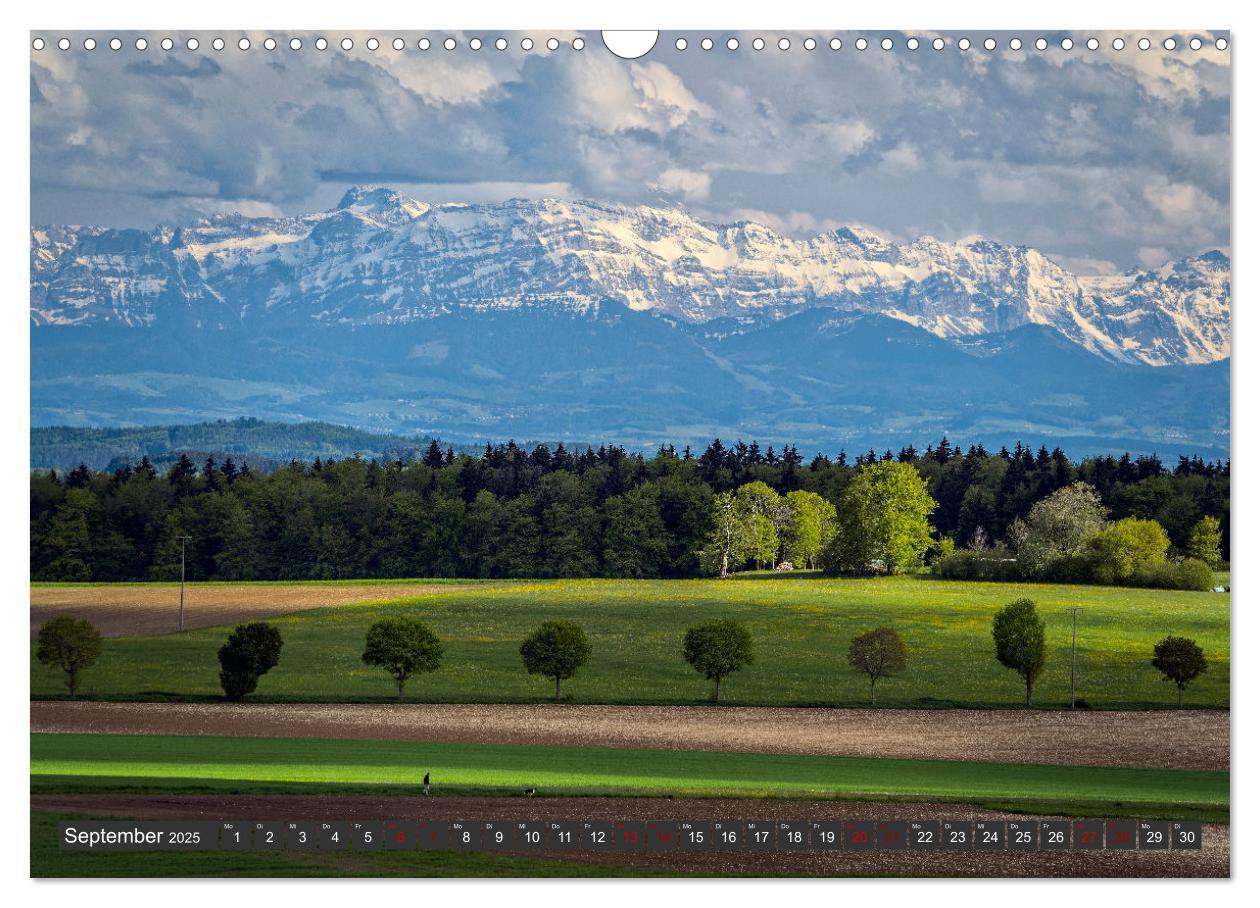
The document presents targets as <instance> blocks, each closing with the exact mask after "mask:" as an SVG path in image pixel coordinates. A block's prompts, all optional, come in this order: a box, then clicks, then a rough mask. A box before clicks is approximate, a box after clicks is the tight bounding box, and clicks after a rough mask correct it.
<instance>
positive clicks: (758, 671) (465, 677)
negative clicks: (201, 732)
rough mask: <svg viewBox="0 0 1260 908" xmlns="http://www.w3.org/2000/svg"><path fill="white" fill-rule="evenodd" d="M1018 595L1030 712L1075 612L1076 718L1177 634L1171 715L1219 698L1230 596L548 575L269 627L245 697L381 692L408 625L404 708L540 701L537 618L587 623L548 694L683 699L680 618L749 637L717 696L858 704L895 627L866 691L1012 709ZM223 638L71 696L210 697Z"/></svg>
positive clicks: (690, 687)
mask: <svg viewBox="0 0 1260 908" xmlns="http://www.w3.org/2000/svg"><path fill="white" fill-rule="evenodd" d="M1021 596H1029V597H1031V598H1032V599H1033V600H1035V601H1036V602H1037V605H1038V607H1039V609H1040V611H1041V614H1042V616H1043V617H1044V619H1045V621H1046V625H1047V636H1048V643H1049V646H1048V664H1047V667H1046V670H1045V672H1044V673H1043V675H1042V677H1041V679H1040V681H1039V683H1038V687H1037V694H1036V700H1037V702H1038V704H1040V705H1046V706H1058V705H1063V704H1065V703H1066V700H1067V696H1068V670H1069V661H1070V660H1069V643H1070V626H1071V616H1070V614H1069V612H1068V608H1069V607H1071V606H1082V607H1084V608H1085V612H1084V613H1083V615H1082V616H1081V618H1080V624H1079V631H1078V642H1077V690H1078V696H1079V697H1080V698H1081V699H1083V700H1084V701H1085V702H1086V703H1088V704H1089V705H1090V706H1093V707H1112V708H1125V707H1134V706H1151V705H1158V706H1163V705H1169V704H1171V703H1173V702H1175V691H1174V690H1173V689H1172V687H1171V685H1169V684H1168V683H1167V682H1165V681H1163V680H1162V678H1161V677H1160V675H1159V674H1158V673H1157V672H1156V671H1155V670H1154V669H1152V668H1151V666H1150V658H1151V647H1152V646H1153V645H1154V644H1155V643H1156V642H1157V641H1158V640H1160V639H1161V638H1162V637H1164V636H1165V635H1167V634H1170V633H1171V634H1178V635H1185V636H1189V637H1193V638H1195V639H1196V640H1198V642H1199V644H1200V645H1201V646H1202V647H1203V649H1204V651H1205V653H1206V655H1207V658H1208V662H1209V668H1208V671H1207V672H1206V673H1205V674H1204V675H1203V676H1202V677H1201V678H1199V679H1198V680H1197V681H1195V682H1194V684H1193V685H1192V686H1191V687H1190V688H1189V689H1188V691H1187V693H1186V704H1187V705H1188V706H1212V707H1227V706H1228V705H1229V597H1228V596H1227V595H1222V594H1211V593H1184V592H1170V591H1162V590H1137V589H1120V588H1111V587H1087V586H1051V585H1031V584H1020V585H1013V584H992V583H975V584H972V583H958V582H942V581H936V580H932V579H928V578H922V577H891V578H882V579H872V580H831V579H822V578H818V577H811V576H801V575H798V576H795V577H791V578H783V577H754V578H747V579H732V580H726V581H717V580H694V581H625V580H590V581H573V580H565V581H552V582H524V583H518V584H510V583H509V584H503V585H495V586H493V587H477V586H452V587H451V589H450V590H449V591H448V592H438V593H434V594H431V595H427V596H423V597H418V598H413V599H401V600H398V601H396V602H391V603H388V604H380V603H377V604H374V605H362V606H339V607H335V608H329V609H321V610H314V611H310V612H302V613H299V614H293V615H289V616H288V617H284V618H277V619H275V622H274V623H275V624H276V626H278V627H279V628H280V629H281V631H282V633H283V634H284V640H285V644H284V650H283V652H282V654H281V659H280V664H279V666H278V667H277V668H275V669H274V670H272V671H271V673H270V674H268V675H266V676H265V677H264V678H263V679H262V681H261V682H260V684H259V687H258V692H257V694H255V695H253V696H252V697H251V699H253V700H260V701H261V700H276V701H285V700H305V701H370V700H386V699H390V698H391V695H392V693H393V688H392V685H391V682H390V679H389V677H388V676H387V675H386V674H385V673H384V672H383V671H379V670H377V669H372V668H369V667H367V666H366V665H364V664H363V662H362V661H361V660H360V658H359V657H360V653H361V652H362V649H363V638H364V634H365V633H366V631H367V628H368V626H369V625H370V624H371V623H372V622H373V621H375V620H377V619H379V618H381V617H384V616H386V615H398V614H403V615H410V616H414V617H417V618H420V619H422V620H424V621H425V622H427V623H428V624H429V625H430V626H431V627H432V628H433V630H434V631H435V632H436V633H437V634H438V635H439V636H440V637H441V638H442V640H443V643H444V644H445V647H446V661H445V664H444V666H443V667H442V669H441V670H439V671H438V672H436V673H434V674H430V675H426V676H421V677H417V678H415V679H414V680H413V681H412V682H411V684H410V685H409V686H408V699H411V700H424V701H434V702H519V701H529V700H540V699H544V698H546V697H547V696H548V695H549V693H550V685H549V682H548V681H547V680H545V679H543V678H539V677H537V676H529V675H527V674H526V673H525V671H524V669H523V668H522V666H521V659H520V655H519V652H518V649H519V646H520V642H521V640H522V638H523V637H524V636H525V634H526V633H527V632H528V631H529V630H531V629H533V628H534V627H535V626H537V625H538V623H539V622H541V621H543V620H545V619H549V618H571V619H573V620H575V621H578V622H579V623H581V624H582V626H583V627H584V628H585V629H586V631H587V633H588V634H589V636H590V638H591V642H592V645H593V649H594V654H593V656H592V658H591V661H590V663H589V664H588V665H587V666H586V667H585V668H583V669H582V670H581V671H580V672H579V673H578V675H577V677H575V678H574V679H572V680H571V681H567V682H565V692H566V694H567V695H568V696H570V697H571V698H572V699H573V700H574V701H576V702H586V703H695V702H697V701H701V700H703V699H704V698H705V697H706V696H707V695H708V693H709V689H710V685H709V683H708V682H706V681H705V680H704V679H703V678H702V677H701V676H699V675H698V674H696V673H695V672H694V671H692V669H691V668H690V667H689V666H688V665H687V664H686V663H685V662H684V661H683V659H682V655H681V653H682V637H683V633H684V631H685V629H686V627H687V626H688V625H690V624H693V623H695V622H697V621H702V620H705V619H711V618H716V617H733V618H738V619H740V620H742V621H745V622H747V624H748V625H749V627H750V628H751V630H752V634H753V638H754V643H755V648H756V662H755V664H754V665H752V666H750V667H749V668H747V669H745V670H744V671H742V672H740V673H739V674H737V675H735V676H733V677H731V678H730V679H729V680H728V681H725V682H724V683H723V688H722V689H723V697H724V699H725V700H726V701H727V702H730V703H741V704H766V705H790V706H800V705H819V704H825V705H861V704H863V703H864V702H865V697H866V682H865V680H864V678H863V677H862V676H859V675H857V674H856V673H854V672H853V671H852V670H850V669H849V668H848V666H847V665H846V664H845V653H846V650H847V647H848V643H849V640H850V639H851V638H852V637H853V636H854V635H855V634H857V633H860V632H862V631H864V630H868V629H870V628H872V627H875V626H877V625H881V624H891V625H893V626H895V627H896V628H897V629H898V630H899V631H900V632H901V634H902V635H903V637H904V638H905V641H906V645H907V648H908V650H909V658H910V664H909V669H908V670H907V671H906V673H905V674H903V675H901V676H898V677H895V678H891V679H887V680H885V681H883V682H881V684H880V697H881V702H882V703H884V704H887V705H897V706H910V707H914V706H920V707H931V706H948V705H956V704H961V705H978V706H1002V707H1006V706H1012V707H1013V706H1018V705H1022V688H1021V682H1020V680H1019V678H1018V677H1017V676H1016V674H1015V673H1014V672H1011V671H1009V670H1007V669H1004V668H1002V667H1001V666H1000V665H998V663H997V662H996V661H995V660H994V658H993V643H992V638H991V635H990V627H991V621H992V616H993V613H994V611H995V610H996V609H997V608H999V607H1001V606H1002V605H1004V604H1005V603H1007V602H1010V601H1011V600H1013V599H1016V598H1019V597H1021ZM226 634H227V628H211V629H206V630H198V631H190V632H187V633H185V634H183V635H175V634H171V635H167V636H162V637H147V638H112V639H109V640H107V641H106V642H105V648H104V652H103V654H102V656H101V658H100V660H99V662H98V663H97V665H96V666H94V667H93V668H91V669H90V670H89V671H87V672H86V673H85V675H84V679H83V690H84V691H85V692H86V693H87V694H88V695H89V696H95V697H98V698H109V699H141V700H143V699H198V698H210V697H217V696H218V695H219V694H220V689H219V686H218V668H219V667H218V662H217V660H216V656H215V653H216V651H217V649H218V647H219V646H220V645H221V644H222V642H223V640H224V639H225V637H226ZM31 692H32V696H34V697H56V696H61V695H62V694H63V692H64V688H63V686H62V679H61V675H60V673H59V672H55V671H53V670H50V669H48V668H45V667H44V666H42V665H39V664H38V663H36V662H34V660H32V669H31Z"/></svg>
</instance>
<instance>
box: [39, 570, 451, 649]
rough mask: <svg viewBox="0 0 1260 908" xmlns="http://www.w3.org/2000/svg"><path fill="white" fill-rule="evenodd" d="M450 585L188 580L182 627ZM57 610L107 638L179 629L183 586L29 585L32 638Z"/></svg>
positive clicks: (433, 590)
mask: <svg viewBox="0 0 1260 908" xmlns="http://www.w3.org/2000/svg"><path fill="white" fill-rule="evenodd" d="M451 588H452V585H451V584H432V583H430V584H425V583H417V584H405V583H376V584H374V583H363V584H354V585H346V586H340V585H332V584H280V583H277V584H260V585H250V584H230V583H197V584H189V585H188V586H187V587H186V589H185V591H184V627H185V628H188V629H193V628H198V627H212V626H214V625H216V624H231V623H232V622H236V621H250V620H254V619H257V618H268V617H272V616H274V615H283V614H286V613H288V612H300V611H303V610H305V609H312V608H322V607H324V606H328V605H350V604H352V603H356V602H372V601H378V600H381V599H398V598H401V597H403V596H417V595H421V594H423V593H437V592H443V591H446V590H450V589H451ZM54 615H73V616H74V617H76V618H86V619H87V620H89V621H91V622H92V623H93V624H94V625H96V628H97V630H99V631H100V632H101V633H102V634H104V635H105V636H106V637H147V636H152V635H155V634H168V633H172V632H173V631H175V630H177V625H178V620H179V587H178V586H169V585H159V584H152V583H118V584H108V585H103V586H33V587H31V637H32V638H34V637H35V634H36V632H37V631H38V630H39V626H40V625H41V624H43V623H44V622H45V621H47V620H48V619H49V618H51V617H53V616H54Z"/></svg>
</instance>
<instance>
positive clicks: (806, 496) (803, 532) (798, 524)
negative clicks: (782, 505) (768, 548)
mask: <svg viewBox="0 0 1260 908" xmlns="http://www.w3.org/2000/svg"><path fill="white" fill-rule="evenodd" d="M784 498H785V500H786V502H787V507H788V514H789V520H788V525H787V531H786V533H785V538H784V541H783V542H784V549H785V551H786V554H787V557H788V559H789V560H790V561H791V562H792V564H793V565H794V566H796V567H804V568H812V567H814V565H815V563H816V562H817V560H818V556H819V555H821V554H822V551H823V549H824V548H826V546H827V544H828V543H830V542H831V540H832V538H833V537H834V536H835V535H836V506H835V505H834V504H832V503H831V502H830V501H828V500H827V499H825V498H823V497H822V496H821V495H819V494H817V493H816V492H806V491H804V490H802V489H797V490H795V491H792V492H788V493H787V495H786V496H784Z"/></svg>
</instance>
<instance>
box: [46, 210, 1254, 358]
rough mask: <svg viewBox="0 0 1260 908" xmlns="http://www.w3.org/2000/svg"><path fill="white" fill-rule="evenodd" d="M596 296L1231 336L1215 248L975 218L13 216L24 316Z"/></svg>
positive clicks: (176, 317) (259, 314)
mask: <svg viewBox="0 0 1260 908" xmlns="http://www.w3.org/2000/svg"><path fill="white" fill-rule="evenodd" d="M606 303H616V304H619V305H620V306H624V307H628V308H629V309H631V310H635V311H650V312H651V313H653V314H655V315H660V316H664V317H666V318H668V319H671V320H674V321H677V322H684V323H692V324H697V323H704V322H708V321H712V320H714V319H719V318H737V319H743V318H749V317H754V318H756V319H757V320H758V321H764V320H766V319H779V318H783V317H787V316H791V315H795V314H798V313H800V312H803V311H805V310H808V309H811V308H818V307H829V308H834V309H840V310H846V311H849V312H853V313H865V314H877V315H883V316H888V317H891V318H895V319H898V320H901V321H903V322H907V323H909V324H911V325H914V326H916V327H918V328H921V329H923V330H925V331H928V332H930V333H932V334H934V335H936V336H938V337H941V338H946V339H949V340H952V341H955V342H957V343H959V344H961V345H963V346H965V345H966V344H967V343H968V339H969V338H976V337H978V336H982V335H987V334H991V333H997V332H1006V331H1010V330H1012V329H1016V328H1019V327H1021V326H1024V325H1042V326H1047V327H1049V328H1052V329H1053V330H1054V331H1057V332H1058V333H1060V334H1061V335H1063V336H1064V337H1066V338H1067V339H1069V340H1071V341H1072V342H1074V343H1076V344H1078V345H1080V346H1081V347H1084V348H1085V349H1087V350H1089V351H1091V352H1093V353H1096V354H1099V355H1100V356H1103V357H1105V358H1108V359H1112V360H1115V361H1120V362H1128V363H1142V364H1147V365H1153V366H1165V365H1174V364H1199V363H1210V362H1215V361H1217V360H1221V359H1225V358H1227V357H1229V355H1230V317H1229V307H1230V263H1229V259H1228V257H1227V256H1225V255H1224V254H1222V253H1220V252H1209V253H1206V254H1204V255H1201V256H1198V257H1195V258H1187V259H1182V260H1180V261H1177V262H1170V263H1168V264H1166V265H1164V266H1163V267H1161V268H1158V269H1155V270H1152V271H1135V272H1132V273H1129V274H1125V275H1120V276H1106V277H1097V276H1081V275H1076V274H1073V273H1071V272H1070V271H1068V270H1066V269H1064V268H1063V267H1061V266H1059V265H1057V264H1056V263H1054V262H1053V261H1051V260H1050V259H1048V258H1046V257H1045V256H1044V255H1042V254H1041V253H1040V252H1038V251H1037V250H1035V249H1030V248H1028V247H1025V246H1011V245H1006V244H1003V243H999V242H995V241H993V240H989V239H985V238H983V237H970V238H966V239H963V240H959V241H958V242H943V241H940V240H937V239H934V238H932V237H921V238H919V239H918V240H915V241H914V242H912V243H908V244H904V245H898V244H895V243H891V242H888V241H887V240H885V239H883V238H881V237H880V236H878V235H877V234H875V233H874V232H872V231H870V230H867V229H863V228H858V227H851V228H842V229H839V230H834V231H830V232H828V233H824V234H820V235H818V236H815V237H813V238H810V239H805V240H797V239H793V238H790V237H786V236H782V235H780V234H778V233H776V232H775V231H773V230H771V229H769V228H767V227H765V226H762V225H760V224H756V223H752V222H747V221H744V222H739V223H733V224H712V223H707V222H705V221H702V220H699V219H697V218H695V217H692V216H691V215H690V214H688V213H687V212H686V211H683V210H682V209H679V208H668V207H649V206H623V205H613V204H603V203H596V202H589V201H559V200H541V201H526V200H511V201H507V202H503V203H495V204H479V205H461V204H445V205H428V204H425V203H423V202H419V201H416V200H414V199H410V198H408V197H406V196H404V195H402V194H400V193H398V192H395V191H393V190H391V189H386V188H373V187H359V188H355V189H352V190H350V191H349V192H347V193H346V195H345V197H344V198H343V199H342V201H341V203H340V204H339V205H338V206H337V207H336V208H334V209H332V210H331V211H323V212H317V213H313V214H308V215H304V216H301V217H292V218H248V217H243V216H239V215H221V216H216V217H213V218H209V219H205V220H199V221H197V222H195V223H193V224H190V225H187V226H182V227H159V228H157V229H154V230H148V231H144V230H123V229H105V228H100V227H67V226H54V227H34V228H32V229H31V300H30V313H31V319H32V322H33V323H34V324H35V325H37V326H43V325H110V326H133V327H139V326H152V325H161V324H163V323H172V324H183V325H193V326H201V327H207V328H209V327H237V326H244V327H248V326H250V325H251V323H253V324H255V325H260V324H263V323H266V324H268V325H272V326H274V325H303V326H305V325H312V324H316V325H317V324H326V325H346V326H382V325H392V324H406V323H412V322H417V321H421V320H424V319H429V318H434V317H437V316H442V315H451V314H471V313H475V312H478V311H487V310H488V311H497V312H501V311H511V310H524V309H530V308H540V309H545V310H547V311H548V312H550V313H554V312H567V313H580V314H590V313H594V312H598V311H599V310H600V308H601V307H602V306H604V305H605V304H606Z"/></svg>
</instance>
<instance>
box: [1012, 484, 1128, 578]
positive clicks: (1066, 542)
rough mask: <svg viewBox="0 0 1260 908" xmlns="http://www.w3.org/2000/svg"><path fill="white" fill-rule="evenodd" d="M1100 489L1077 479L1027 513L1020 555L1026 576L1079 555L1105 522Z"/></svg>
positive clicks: (1036, 574) (1036, 573)
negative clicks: (1099, 493)
mask: <svg viewBox="0 0 1260 908" xmlns="http://www.w3.org/2000/svg"><path fill="white" fill-rule="evenodd" d="M1106 517H1107V511H1106V509H1105V508H1104V507H1103V505H1102V500H1101V498H1100V497H1099V495H1098V492H1097V491H1096V490H1095V489H1094V488H1093V487H1092V486H1089V485H1086V484H1085V483H1083V482H1074V483H1072V484H1071V485H1070V486H1065V487H1064V488H1062V489H1059V490H1058V491H1057V492H1054V493H1053V494H1051V495H1047V496H1046V497H1045V498H1043V499H1041V500H1040V501H1038V502H1037V503H1036V504H1034V505H1033V506H1032V508H1031V510H1029V512H1028V520H1027V521H1026V524H1027V527H1026V530H1025V531H1024V538H1023V541H1022V543H1021V544H1020V546H1019V551H1018V553H1017V556H1016V557H1017V558H1018V559H1019V565H1020V569H1021V570H1022V571H1023V572H1024V574H1025V576H1028V577H1032V578H1035V577H1038V576H1040V575H1041V574H1043V573H1044V572H1045V571H1047V570H1048V569H1050V568H1051V567H1052V566H1053V565H1054V563H1055V562H1057V561H1061V560H1063V559H1065V558H1070V557H1072V556H1074V555H1077V554H1079V553H1080V552H1081V551H1082V550H1083V549H1084V547H1085V544H1086V543H1087V542H1088V541H1089V539H1090V537H1091V536H1093V535H1094V534H1096V533H1098V532H1099V531H1100V530H1101V529H1102V528H1103V525H1104V523H1105V522H1106Z"/></svg>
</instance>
